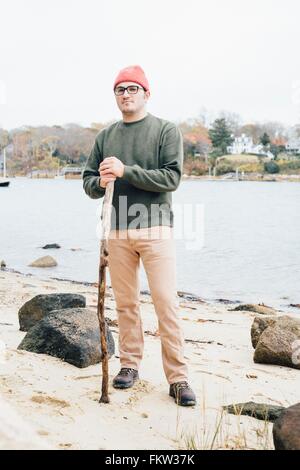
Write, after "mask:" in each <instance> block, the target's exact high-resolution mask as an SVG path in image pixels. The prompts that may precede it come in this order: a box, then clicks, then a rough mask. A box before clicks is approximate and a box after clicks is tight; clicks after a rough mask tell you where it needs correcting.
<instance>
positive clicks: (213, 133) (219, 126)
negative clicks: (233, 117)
mask: <svg viewBox="0 0 300 470" xmlns="http://www.w3.org/2000/svg"><path fill="white" fill-rule="evenodd" d="M208 134H209V138H210V140H211V142H212V146H213V151H214V152H217V153H220V154H221V155H226V154H227V153H228V152H227V147H228V146H229V145H231V144H232V142H233V140H234V139H233V138H232V137H231V129H230V127H229V125H228V124H227V122H226V119H225V118H221V119H216V120H215V121H214V123H213V125H212V127H211V128H210V129H209V132H208Z"/></svg>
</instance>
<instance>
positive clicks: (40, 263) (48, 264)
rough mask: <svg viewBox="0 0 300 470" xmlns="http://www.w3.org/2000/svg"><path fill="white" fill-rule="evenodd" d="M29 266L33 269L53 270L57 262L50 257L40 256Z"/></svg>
mask: <svg viewBox="0 0 300 470" xmlns="http://www.w3.org/2000/svg"><path fill="white" fill-rule="evenodd" d="M29 266H33V267H34V268H53V267H54V266H57V262H56V260H55V259H54V258H52V256H42V257H41V258H38V259H36V260H35V261H33V262H32V263H30V265H29Z"/></svg>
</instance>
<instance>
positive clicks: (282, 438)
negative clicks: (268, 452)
mask: <svg viewBox="0 0 300 470" xmlns="http://www.w3.org/2000/svg"><path fill="white" fill-rule="evenodd" d="M273 440H274V446H275V449H276V450H300V403H297V404H296V405H293V406H290V407H289V408H286V409H285V410H284V411H283V412H282V413H281V415H280V417H279V418H278V419H277V420H276V421H275V423H274V426H273Z"/></svg>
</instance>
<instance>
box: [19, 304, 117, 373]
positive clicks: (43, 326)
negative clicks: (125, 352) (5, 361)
mask: <svg viewBox="0 0 300 470" xmlns="http://www.w3.org/2000/svg"><path fill="white" fill-rule="evenodd" d="M106 339H107V348H108V354H109V357H111V356H112V355H113V354H114V352H115V344H114V339H113V337H112V334H111V331H110V330H109V328H108V326H107V338H106ZM18 349H24V350H25V351H30V352H34V353H42V354H49V355H50V356H55V357H58V358H60V359H62V360H63V361H66V362H69V363H70V364H73V365H74V366H76V367H88V366H90V365H92V364H96V363H98V362H100V361H101V359H102V357H101V356H102V355H101V344H100V332H99V322H98V318H97V313H96V311H94V310H91V309H88V308H67V309H62V310H53V311H52V312H51V315H47V316H45V317H44V318H43V319H42V320H40V321H39V322H38V323H37V324H36V325H35V326H33V327H32V328H31V329H30V330H29V331H28V333H27V334H26V336H25V337H24V339H23V341H22V342H21V344H20V345H19V347H18Z"/></svg>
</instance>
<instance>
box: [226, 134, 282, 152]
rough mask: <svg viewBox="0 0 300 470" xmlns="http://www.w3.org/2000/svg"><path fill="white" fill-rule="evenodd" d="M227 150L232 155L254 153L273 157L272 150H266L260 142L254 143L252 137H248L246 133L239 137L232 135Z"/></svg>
mask: <svg viewBox="0 0 300 470" xmlns="http://www.w3.org/2000/svg"><path fill="white" fill-rule="evenodd" d="M232 137H234V136H232ZM227 152H228V153H230V154H232V155H238V154H241V153H254V154H257V155H267V156H268V157H269V158H274V155H273V154H272V152H270V151H267V152H266V151H265V150H264V147H263V145H262V144H258V145H254V143H253V139H252V137H249V136H247V135H246V134H242V135H241V136H239V137H234V141H233V142H232V144H231V145H229V146H228V147H227Z"/></svg>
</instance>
